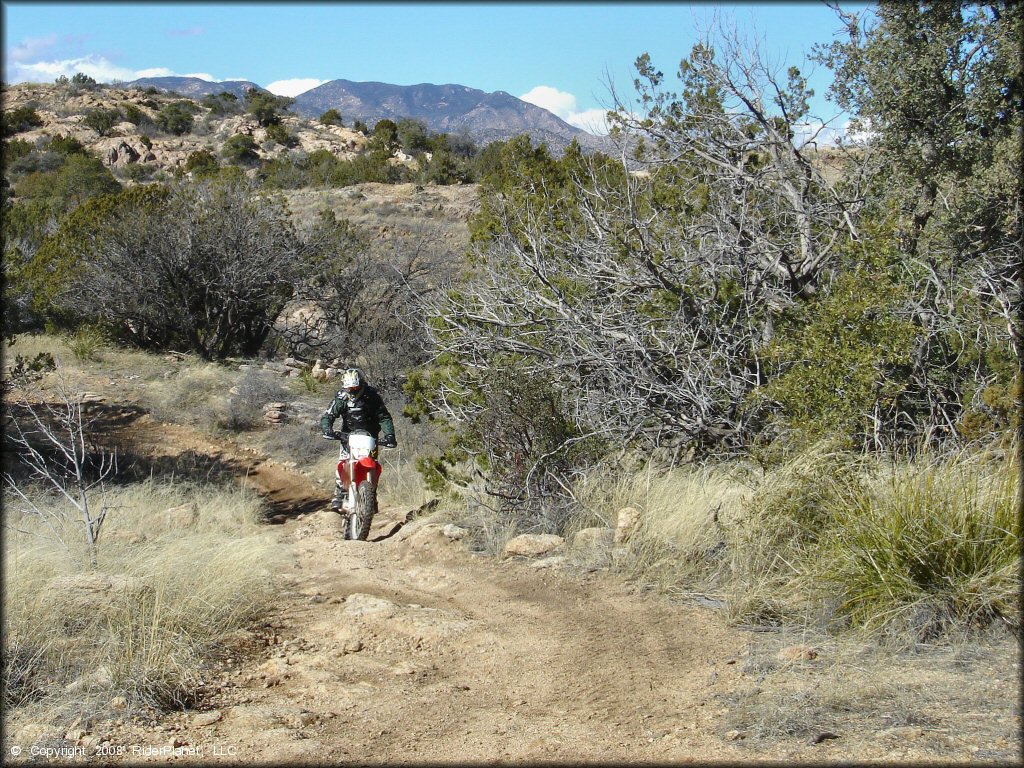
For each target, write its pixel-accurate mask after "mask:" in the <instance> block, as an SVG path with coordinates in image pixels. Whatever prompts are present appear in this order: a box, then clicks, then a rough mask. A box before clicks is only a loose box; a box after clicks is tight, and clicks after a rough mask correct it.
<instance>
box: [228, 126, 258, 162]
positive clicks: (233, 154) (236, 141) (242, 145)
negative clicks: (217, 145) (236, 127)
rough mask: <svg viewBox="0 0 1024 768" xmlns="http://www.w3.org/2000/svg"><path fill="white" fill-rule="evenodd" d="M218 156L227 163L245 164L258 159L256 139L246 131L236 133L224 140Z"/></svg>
mask: <svg viewBox="0 0 1024 768" xmlns="http://www.w3.org/2000/svg"><path fill="white" fill-rule="evenodd" d="M220 156H221V157H223V158H224V159H225V160H227V161H228V162H229V163H235V164H237V165H246V164H250V163H254V162H256V161H257V160H259V155H258V154H257V152H256V140H255V139H253V137H252V136H250V135H248V134H246V133H236V134H235V135H234V136H232V137H231V138H230V139H228V140H227V141H225V142H224V146H223V147H221V150H220Z"/></svg>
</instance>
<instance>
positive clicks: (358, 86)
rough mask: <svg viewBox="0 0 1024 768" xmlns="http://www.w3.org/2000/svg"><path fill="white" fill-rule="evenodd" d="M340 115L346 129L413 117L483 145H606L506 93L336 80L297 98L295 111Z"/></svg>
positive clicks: (460, 86) (544, 110) (560, 146)
mask: <svg viewBox="0 0 1024 768" xmlns="http://www.w3.org/2000/svg"><path fill="white" fill-rule="evenodd" d="M332 108H333V109H336V110H338V111H339V112H340V113H341V115H342V118H343V119H344V120H345V122H346V123H349V124H351V123H352V121H354V120H362V121H363V122H364V123H366V124H367V125H369V126H371V127H372V126H373V125H374V123H376V122H377V121H378V120H383V119H384V118H388V119H391V120H396V121H397V120H399V119H401V118H403V117H411V118H416V119H419V120H422V121H423V122H425V123H426V124H427V128H429V129H430V130H431V131H434V132H437V133H441V132H443V133H451V134H459V133H463V132H465V133H467V134H469V135H470V136H471V137H472V138H473V139H474V140H475V141H476V142H477V143H478V144H487V143H489V142H491V141H496V140H506V139H509V138H511V137H513V136H518V135H519V134H522V133H527V134H529V135H530V136H531V137H532V138H533V139H534V140H535V141H537V142H540V141H546V142H547V143H548V145H549V146H550V147H552V148H554V149H557V150H561V149H564V148H565V147H566V146H568V144H569V142H571V141H572V140H573V139H576V140H577V141H578V142H579V143H580V144H581V145H582V146H584V147H586V148H597V147H598V146H601V145H603V143H604V142H603V140H602V139H600V138H599V137H596V136H593V135H591V134H589V133H587V132H586V131H582V130H580V129H579V128H575V127H573V126H571V125H569V124H568V123H566V122H565V121H564V120H562V119H561V118H559V117H557V116H556V115H554V114H552V113H551V112H549V111H548V110H546V109H543V108H541V107H538V106H535V105H534V104H529V103H527V102H525V101H523V100H522V99H517V98H516V97H515V96H512V95H511V94H508V93H505V92H504V91H496V92H494V93H486V92H485V91H479V90H476V89H474V88H468V87H467V86H464V85H452V84H449V85H432V84H429V83H421V84H419V85H390V84H388V83H377V82H365V83H357V82H352V81H351V80H331V81H330V82H327V83H324V84H323V85H320V86H317V87H316V88H313V89H311V90H309V91H306V92H305V93H302V94H299V96H297V97H296V98H295V104H294V105H293V106H292V110H293V111H294V112H296V113H298V114H300V115H303V116H304V117H308V118H311V119H313V118H316V117H319V116H320V115H322V114H323V113H324V112H326V111H327V110H328V109H332Z"/></svg>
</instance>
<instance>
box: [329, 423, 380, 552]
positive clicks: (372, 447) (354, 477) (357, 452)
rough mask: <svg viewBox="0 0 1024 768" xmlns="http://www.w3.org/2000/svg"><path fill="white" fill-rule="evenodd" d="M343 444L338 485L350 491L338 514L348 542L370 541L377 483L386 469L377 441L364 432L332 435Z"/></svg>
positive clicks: (339, 461)
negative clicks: (380, 456) (382, 462)
mask: <svg viewBox="0 0 1024 768" xmlns="http://www.w3.org/2000/svg"><path fill="white" fill-rule="evenodd" d="M331 434H332V436H333V438H334V439H335V440H340V441H341V449H340V451H339V454H338V468H337V470H336V473H337V478H338V481H339V482H340V483H341V485H342V487H344V488H347V489H348V499H347V500H346V502H345V506H344V508H343V509H341V510H337V512H338V514H340V515H342V517H343V518H344V521H345V522H344V530H343V533H344V536H345V538H346V539H353V540H357V541H366V537H367V536H368V535H369V533H370V523H371V522H373V516H374V515H375V514H377V483H378V482H379V481H380V475H381V472H383V470H384V468H383V467H382V466H381V465H380V463H379V462H378V461H377V438H375V437H374V436H373V435H371V434H370V433H369V432H366V431H364V430H358V429H357V430H354V431H352V432H349V433H346V432H332V433H331Z"/></svg>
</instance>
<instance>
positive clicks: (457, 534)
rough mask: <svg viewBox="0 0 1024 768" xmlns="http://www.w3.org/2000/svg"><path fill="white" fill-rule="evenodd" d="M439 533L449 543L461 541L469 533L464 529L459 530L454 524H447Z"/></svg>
mask: <svg viewBox="0 0 1024 768" xmlns="http://www.w3.org/2000/svg"><path fill="white" fill-rule="evenodd" d="M441 533H443V534H444V535H445V536H446V537H447V538H448V540H449V541H461V540H462V539H464V538H465V537H466V534H467V533H469V531H467V530H466V529H465V528H460V527H459V526H457V525H455V524H454V523H449V524H448V525H446V526H445V527H444V528H442V529H441Z"/></svg>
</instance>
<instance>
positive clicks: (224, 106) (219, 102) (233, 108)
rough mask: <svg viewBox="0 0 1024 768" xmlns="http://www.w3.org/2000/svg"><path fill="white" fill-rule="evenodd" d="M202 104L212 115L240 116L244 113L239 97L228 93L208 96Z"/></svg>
mask: <svg viewBox="0 0 1024 768" xmlns="http://www.w3.org/2000/svg"><path fill="white" fill-rule="evenodd" d="M200 103H201V104H202V105H203V106H204V107H206V108H207V109H209V110H210V114H211V115H238V114H241V112H242V107H241V105H240V104H239V103H238V97H237V96H235V94H233V93H228V92H227V91H225V92H223V93H210V94H207V95H206V96H204V97H203V100H202V101H201V102H200Z"/></svg>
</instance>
